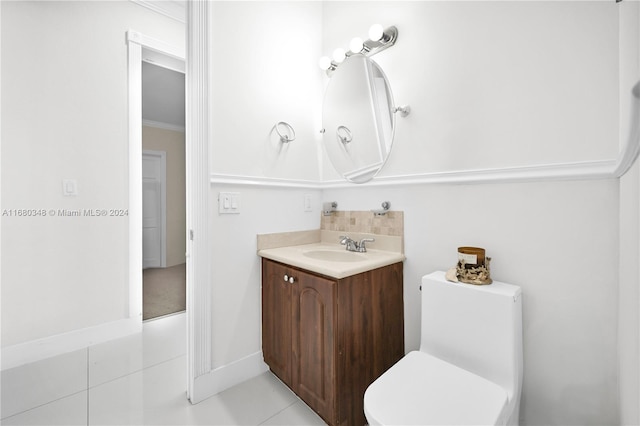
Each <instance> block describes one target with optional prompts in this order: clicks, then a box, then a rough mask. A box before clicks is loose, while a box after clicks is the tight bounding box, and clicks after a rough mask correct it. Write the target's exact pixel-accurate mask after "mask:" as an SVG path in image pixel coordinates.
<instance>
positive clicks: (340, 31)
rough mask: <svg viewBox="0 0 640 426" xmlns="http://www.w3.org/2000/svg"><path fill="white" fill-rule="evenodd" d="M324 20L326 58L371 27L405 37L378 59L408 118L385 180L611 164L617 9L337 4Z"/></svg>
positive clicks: (562, 4)
mask: <svg viewBox="0 0 640 426" xmlns="http://www.w3.org/2000/svg"><path fill="white" fill-rule="evenodd" d="M323 13H324V19H323V54H325V55H326V54H330V53H331V52H332V51H333V49H335V48H336V47H343V48H346V47H347V46H348V43H349V40H350V39H351V38H352V37H355V36H359V37H362V38H366V36H367V30H368V28H369V26H370V25H371V24H373V23H380V24H382V25H384V26H389V25H395V26H396V27H397V28H398V32H399V35H398V41H397V43H396V44H395V46H394V47H393V48H391V49H388V50H386V51H384V52H382V53H380V54H378V55H376V56H374V57H373V60H375V61H376V62H377V63H379V64H380V65H381V66H382V68H383V70H384V71H385V73H386V75H387V77H388V78H389V80H390V81H391V85H392V89H393V95H394V99H395V101H396V104H397V105H405V104H408V105H410V106H411V108H412V113H411V115H410V116H408V117H407V118H401V117H399V116H398V117H397V121H398V125H397V128H396V140H397V141H398V143H397V144H395V145H394V147H393V150H392V154H391V156H390V158H389V161H388V163H387V165H386V166H385V168H384V170H383V171H382V173H381V175H382V176H395V175H399V174H400V175H410V174H418V173H425V172H439V171H455V170H468V169H472V170H473V169H485V168H500V167H517V166H527V165H539V164H548V163H562V162H581V161H593V160H603V159H612V158H615V157H616V154H617V152H618V139H617V136H616V134H617V133H616V132H617V129H618V96H617V95H618V78H617V73H618V12H617V6H616V4H615V2H572V1H558V2H520V1H507V2H483V1H477V2H476V1H474V2H449V1H444V2H431V1H417V2H414V1H408V2H397V1H393V2H384V1H381V2H377V1H374V2H368V3H366V7H363V3H362V2H342V1H339V2H326V3H325V5H324V10H323ZM329 84H330V83H329ZM612 135H613V137H612ZM325 165H326V168H325V171H326V174H327V176H331V170H330V168H331V165H330V164H329V162H328V161H327V162H325ZM326 169H329V170H326Z"/></svg>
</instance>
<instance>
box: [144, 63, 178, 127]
mask: <svg viewBox="0 0 640 426" xmlns="http://www.w3.org/2000/svg"><path fill="white" fill-rule="evenodd" d="M142 119H143V120H144V121H146V122H147V124H156V125H161V126H162V127H168V128H175V129H176V130H184V127H185V92H184V73H182V72H178V71H174V70H171V69H168V68H164V67H161V66H158V65H154V64H151V63H149V62H145V61H143V62H142ZM149 122H151V123H149Z"/></svg>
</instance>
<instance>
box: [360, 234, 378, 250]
mask: <svg viewBox="0 0 640 426" xmlns="http://www.w3.org/2000/svg"><path fill="white" fill-rule="evenodd" d="M375 240H376V239H375V238H363V239H361V240H360V244H358V251H359V252H361V253H364V252H366V251H367V247H366V246H365V244H366V243H372V242H374V241H375Z"/></svg>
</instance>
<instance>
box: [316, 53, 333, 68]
mask: <svg viewBox="0 0 640 426" xmlns="http://www.w3.org/2000/svg"><path fill="white" fill-rule="evenodd" d="M318 65H319V66H320V68H322V69H323V70H328V69H329V68H331V59H329V57H328V56H323V57H322V58H320V60H319V61H318Z"/></svg>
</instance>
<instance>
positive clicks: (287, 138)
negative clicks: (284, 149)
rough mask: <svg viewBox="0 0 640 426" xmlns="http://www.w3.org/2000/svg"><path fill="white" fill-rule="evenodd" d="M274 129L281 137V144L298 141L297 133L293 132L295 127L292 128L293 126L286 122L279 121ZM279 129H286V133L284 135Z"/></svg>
mask: <svg viewBox="0 0 640 426" xmlns="http://www.w3.org/2000/svg"><path fill="white" fill-rule="evenodd" d="M274 127H275V129H276V133H277V134H278V136H280V142H282V143H289V142H291V141H294V140H296V131H295V130H293V127H291V124H289V123H287V122H285V121H279V122H278V123H277V124H276V125H275V126H274ZM279 127H283V128H284V131H285V133H284V134H283V133H282V132H280V129H279Z"/></svg>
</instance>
